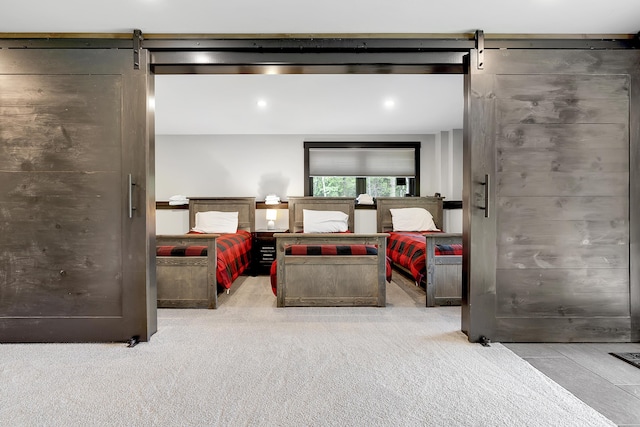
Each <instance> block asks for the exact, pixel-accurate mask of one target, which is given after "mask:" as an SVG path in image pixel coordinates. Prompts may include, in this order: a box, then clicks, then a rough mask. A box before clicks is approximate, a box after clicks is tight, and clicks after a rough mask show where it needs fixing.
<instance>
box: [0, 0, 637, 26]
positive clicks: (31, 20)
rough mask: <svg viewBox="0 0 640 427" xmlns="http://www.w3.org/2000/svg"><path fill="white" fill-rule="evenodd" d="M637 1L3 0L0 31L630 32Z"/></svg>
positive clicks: (635, 16)
mask: <svg viewBox="0 0 640 427" xmlns="http://www.w3.org/2000/svg"><path fill="white" fill-rule="evenodd" d="M638 17H640V2H639V1H637V0H608V1H606V2H602V1H595V0H483V1H478V0H446V1H438V2H436V1H427V0H367V1H364V0H322V1H317V0H269V1H265V0H179V1H178V0H109V1H87V0H55V1H52V0H2V18H0V32H55V33H70V32H81V33H96V32H100V33H114V32H125V33H127V32H131V31H132V30H133V29H134V28H138V29H140V30H142V32H143V33H183V34H190V33H208V34H213V33H216V34H223V33H253V34H260V33H275V34H286V33H301V34H311V33H341V34H345V33H473V32H474V31H475V30H477V29H480V30H483V31H484V32H485V34H489V33H510V34H515V33H571V34H621V33H623V34H635V33H637V32H638V31H640V28H639V26H640V24H638Z"/></svg>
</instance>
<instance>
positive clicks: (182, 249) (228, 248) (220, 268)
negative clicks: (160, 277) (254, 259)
mask: <svg viewBox="0 0 640 427" xmlns="http://www.w3.org/2000/svg"><path fill="white" fill-rule="evenodd" d="M216 248H217V257H216V258H217V264H216V280H217V281H218V285H219V286H221V287H223V288H224V289H229V288H230V287H231V284H232V283H233V281H234V280H236V279H237V278H238V276H240V275H241V274H242V273H244V272H245V271H246V270H247V268H249V265H250V264H251V233H250V232H248V231H244V230H239V231H238V232H237V233H235V234H221V235H220V237H218V238H217V239H216ZM156 255H157V256H207V247H206V246H202V245H190V246H158V247H157V248H156Z"/></svg>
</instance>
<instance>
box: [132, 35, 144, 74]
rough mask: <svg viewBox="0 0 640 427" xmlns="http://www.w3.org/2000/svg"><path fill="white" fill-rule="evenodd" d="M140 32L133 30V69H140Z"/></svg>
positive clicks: (141, 38)
mask: <svg viewBox="0 0 640 427" xmlns="http://www.w3.org/2000/svg"><path fill="white" fill-rule="evenodd" d="M143 39H144V37H142V31H141V30H133V69H134V70H139V69H140V45H141V44H142V40H143Z"/></svg>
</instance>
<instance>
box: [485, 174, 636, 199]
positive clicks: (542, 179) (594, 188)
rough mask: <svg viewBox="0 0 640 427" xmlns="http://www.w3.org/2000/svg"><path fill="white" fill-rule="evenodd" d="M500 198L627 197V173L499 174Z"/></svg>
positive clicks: (498, 190)
mask: <svg viewBox="0 0 640 427" xmlns="http://www.w3.org/2000/svg"><path fill="white" fill-rule="evenodd" d="M496 180H497V185H498V189H497V190H496V191H497V192H498V195H499V196H500V197H502V196H529V197H539V196H550V197H553V196H556V197H557V196H561V197H565V196H578V195H579V196H582V197H591V196H621V197H626V196H628V194H629V173H628V171H621V172H580V171H578V172H573V173H571V172H538V171H533V170H522V171H520V172H502V173H499V174H497V179H496Z"/></svg>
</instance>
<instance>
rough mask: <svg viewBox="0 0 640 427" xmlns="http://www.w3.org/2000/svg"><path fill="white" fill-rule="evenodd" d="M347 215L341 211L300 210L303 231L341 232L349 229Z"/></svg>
mask: <svg viewBox="0 0 640 427" xmlns="http://www.w3.org/2000/svg"><path fill="white" fill-rule="evenodd" d="M348 220H349V215H347V214H346V213H344V212H341V211H313V210H310V209H303V210H302V229H303V231H304V232H305V233H341V232H344V231H347V230H349V223H348Z"/></svg>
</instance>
